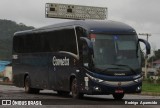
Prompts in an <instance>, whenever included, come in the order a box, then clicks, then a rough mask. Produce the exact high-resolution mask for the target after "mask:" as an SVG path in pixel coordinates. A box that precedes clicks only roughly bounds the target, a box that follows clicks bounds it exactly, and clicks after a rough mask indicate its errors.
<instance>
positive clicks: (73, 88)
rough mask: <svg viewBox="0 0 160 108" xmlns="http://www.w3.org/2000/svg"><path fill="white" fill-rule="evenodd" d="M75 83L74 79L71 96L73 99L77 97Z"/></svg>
mask: <svg viewBox="0 0 160 108" xmlns="http://www.w3.org/2000/svg"><path fill="white" fill-rule="evenodd" d="M77 93H78V91H77V81H76V79H74V80H73V83H72V96H73V97H75V96H77Z"/></svg>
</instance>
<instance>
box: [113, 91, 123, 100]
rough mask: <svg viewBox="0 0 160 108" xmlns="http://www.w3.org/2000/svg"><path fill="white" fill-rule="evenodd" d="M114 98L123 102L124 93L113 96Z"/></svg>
mask: <svg viewBox="0 0 160 108" xmlns="http://www.w3.org/2000/svg"><path fill="white" fill-rule="evenodd" d="M113 97H114V99H115V100H121V99H122V98H123V97H124V93H122V94H116V93H115V94H113Z"/></svg>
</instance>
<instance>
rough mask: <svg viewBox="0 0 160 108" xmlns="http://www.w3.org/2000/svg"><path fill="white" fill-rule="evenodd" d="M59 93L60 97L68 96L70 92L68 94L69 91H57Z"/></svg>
mask: <svg viewBox="0 0 160 108" xmlns="http://www.w3.org/2000/svg"><path fill="white" fill-rule="evenodd" d="M57 93H58V95H60V96H68V95H69V93H70V92H67V91H57Z"/></svg>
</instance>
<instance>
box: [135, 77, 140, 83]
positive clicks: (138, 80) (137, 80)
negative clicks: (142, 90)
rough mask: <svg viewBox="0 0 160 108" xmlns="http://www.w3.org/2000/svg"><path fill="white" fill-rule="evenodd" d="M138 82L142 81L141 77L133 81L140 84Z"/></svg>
mask: <svg viewBox="0 0 160 108" xmlns="http://www.w3.org/2000/svg"><path fill="white" fill-rule="evenodd" d="M140 81H142V77H140V78H137V79H135V80H134V82H136V83H138V82H140Z"/></svg>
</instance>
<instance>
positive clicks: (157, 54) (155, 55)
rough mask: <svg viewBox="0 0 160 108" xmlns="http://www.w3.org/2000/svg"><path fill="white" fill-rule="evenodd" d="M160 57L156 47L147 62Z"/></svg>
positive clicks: (159, 50)
mask: <svg viewBox="0 0 160 108" xmlns="http://www.w3.org/2000/svg"><path fill="white" fill-rule="evenodd" d="M158 59H160V49H158V50H157V51H154V56H152V57H150V58H149V60H148V61H149V62H152V61H155V60H158Z"/></svg>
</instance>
